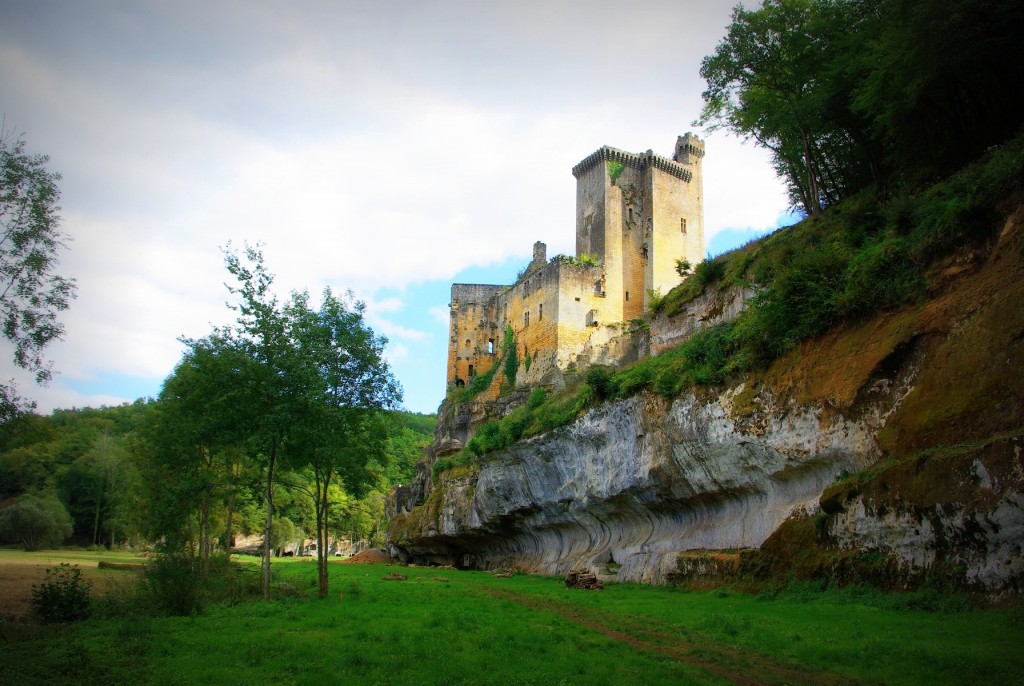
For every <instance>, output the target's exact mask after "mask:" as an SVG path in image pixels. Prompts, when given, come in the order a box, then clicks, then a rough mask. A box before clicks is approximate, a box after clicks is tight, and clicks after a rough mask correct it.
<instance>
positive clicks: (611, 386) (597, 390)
mask: <svg viewBox="0 0 1024 686" xmlns="http://www.w3.org/2000/svg"><path fill="white" fill-rule="evenodd" d="M584 379H585V380H586V382H587V385H588V386H590V388H592V389H593V390H594V397H595V398H596V399H597V400H599V401H601V400H607V399H608V398H614V397H615V395H616V394H617V393H618V385H617V384H616V383H615V370H613V369H612V368H611V367H605V366H603V365H594V366H593V367H591V368H590V369H588V370H587V374H586V376H585V377H584Z"/></svg>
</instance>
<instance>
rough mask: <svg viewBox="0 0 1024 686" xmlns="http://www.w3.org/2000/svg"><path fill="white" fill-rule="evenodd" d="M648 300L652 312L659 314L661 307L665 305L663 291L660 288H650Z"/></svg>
mask: <svg viewBox="0 0 1024 686" xmlns="http://www.w3.org/2000/svg"><path fill="white" fill-rule="evenodd" d="M647 302H648V304H649V305H650V308H651V312H653V313H655V314H657V313H658V312H660V311H661V308H662V307H664V306H665V296H664V295H662V293H661V291H660V290H658V289H655V288H648V289H647Z"/></svg>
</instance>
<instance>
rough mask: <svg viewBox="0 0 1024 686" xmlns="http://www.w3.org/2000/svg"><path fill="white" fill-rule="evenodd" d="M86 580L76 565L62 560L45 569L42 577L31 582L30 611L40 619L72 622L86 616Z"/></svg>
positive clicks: (87, 612)
mask: <svg viewBox="0 0 1024 686" xmlns="http://www.w3.org/2000/svg"><path fill="white" fill-rule="evenodd" d="M89 602H90V601H89V582H87V581H86V580H85V579H83V578H82V570H81V569H79V568H78V565H75V566H71V565H69V564H67V563H66V562H62V563H61V564H60V566H59V567H51V568H49V569H47V570H46V579H45V580H44V581H43V582H42V583H41V584H39V585H33V586H32V600H31V605H32V612H33V613H35V615H36V616H37V617H39V618H40V619H41V620H42V621H44V622H47V623H49V622H74V621H76V620H79V619H85V618H86V617H88V616H89V610H90V604H89Z"/></svg>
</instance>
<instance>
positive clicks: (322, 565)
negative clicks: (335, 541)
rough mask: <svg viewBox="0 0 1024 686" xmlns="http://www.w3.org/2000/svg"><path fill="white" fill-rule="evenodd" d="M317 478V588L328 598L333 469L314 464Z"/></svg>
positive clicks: (320, 594) (321, 595)
mask: <svg viewBox="0 0 1024 686" xmlns="http://www.w3.org/2000/svg"><path fill="white" fill-rule="evenodd" d="M313 472H314V477H315V480H316V575H317V589H318V594H319V597H320V598H326V597H327V594H328V592H329V588H328V587H329V581H330V579H329V575H328V570H327V561H328V559H329V558H328V557H327V552H328V551H327V510H328V507H329V501H328V498H327V492H328V489H329V488H330V485H331V471H330V469H329V468H328V469H326V470H324V471H321V470H320V469H318V468H317V467H316V465H314V469H313Z"/></svg>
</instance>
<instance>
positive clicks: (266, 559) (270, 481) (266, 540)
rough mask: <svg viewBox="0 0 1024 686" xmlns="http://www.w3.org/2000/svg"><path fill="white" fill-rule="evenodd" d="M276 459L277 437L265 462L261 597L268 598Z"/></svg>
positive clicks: (273, 440)
mask: <svg viewBox="0 0 1024 686" xmlns="http://www.w3.org/2000/svg"><path fill="white" fill-rule="evenodd" d="M276 461H277V438H274V439H272V440H271V442H270V459H269V461H268V464H267V493H266V498H267V524H266V526H265V527H264V529H263V568H262V574H263V599H264V600H270V552H271V548H270V529H271V526H272V525H273V522H274V466H275V462H276Z"/></svg>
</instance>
